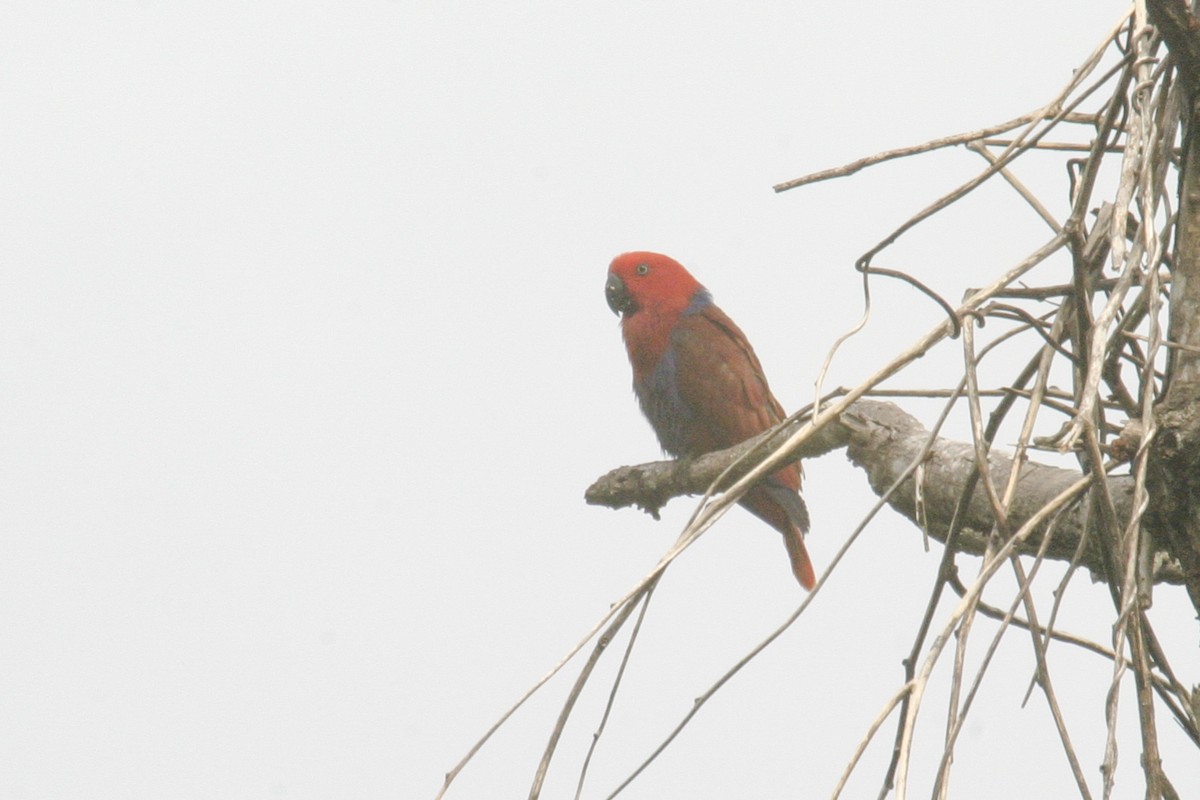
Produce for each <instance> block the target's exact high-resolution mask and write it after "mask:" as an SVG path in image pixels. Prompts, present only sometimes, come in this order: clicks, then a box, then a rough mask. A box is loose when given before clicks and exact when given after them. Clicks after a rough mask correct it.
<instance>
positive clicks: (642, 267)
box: [634, 264, 650, 275]
mask: <svg viewBox="0 0 1200 800" xmlns="http://www.w3.org/2000/svg"><path fill="white" fill-rule="evenodd" d="M649 271H650V265H649V264H638V265H637V267H636V268H634V272H636V273H637V274H638V275H645V274H646V273H647V272H649Z"/></svg>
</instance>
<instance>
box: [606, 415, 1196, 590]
mask: <svg viewBox="0 0 1200 800" xmlns="http://www.w3.org/2000/svg"><path fill="white" fill-rule="evenodd" d="M796 424H797V425H798V424H800V423H796ZM794 430H795V429H794V428H791V427H788V428H784V429H782V430H779V431H777V432H775V433H773V434H769V435H765V436H763V437H759V438H758V439H752V440H750V441H748V442H744V443H742V444H740V445H737V446H736V447H732V448H729V449H728V450H721V451H717V452H715V453H709V454H707V455H704V456H701V457H699V458H695V459H688V460H682V461H658V462H653V463H649V464H640V465H638V466H630V467H620V468H618V469H614V470H612V471H611V472H609V473H608V474H606V475H604V476H603V477H601V478H600V479H599V480H597V481H596V482H595V483H593V484H592V485H591V486H590V487H589V488H588V490H587V492H586V493H585V495H584V496H585V499H586V500H587V502H588V503H591V504H592V505H602V506H607V507H609V508H625V507H628V506H638V507H640V508H642V509H644V510H646V511H647V512H649V513H651V514H653V515H655V517H656V518H657V512H658V510H659V509H660V508H661V507H662V506H663V505H665V504H666V502H667V501H668V500H670V499H671V498H672V497H677V496H679V495H684V494H703V493H704V492H705V491H707V490H708V488H709V486H711V485H712V484H713V482H714V481H715V480H717V478H718V477H719V476H720V475H721V473H722V472H723V471H724V470H726V469H728V468H729V467H730V465H732V464H734V462H736V461H738V459H740V458H742V457H743V456H745V455H746V454H747V453H750V452H752V451H754V450H756V449H757V450H759V451H760V452H761V453H762V454H763V455H764V456H765V455H766V454H767V453H769V452H771V451H772V449H773V448H774V447H775V446H777V445H778V444H780V443H782V442H784V441H785V440H786V439H787V437H788V435H789V434H790V433H793V432H794ZM928 440H929V431H928V430H927V429H926V428H925V426H923V425H922V424H921V423H920V422H919V421H918V420H917V419H916V418H914V417H912V416H911V415H909V414H907V413H905V412H904V411H903V410H902V409H900V407H899V406H896V405H895V404H893V403H886V402H880V401H876V400H859V401H858V402H856V403H854V404H853V405H852V406H851V407H850V408H849V409H848V410H847V411H846V412H845V413H844V414H842V416H841V418H840V419H839V420H838V421H837V423H836V424H833V425H829V426H827V427H826V428H825V429H823V430H821V431H819V432H818V433H817V435H815V436H814V437H813V438H812V439H810V440H809V441H808V442H807V444H806V445H805V446H804V447H803V448H802V451H801V452H800V453H799V454H798V455H799V456H800V457H803V458H812V457H815V456H818V455H822V454H824V453H828V452H831V451H833V450H835V449H841V448H843V447H844V448H845V449H846V454H847V456H848V457H849V459H850V461H851V462H852V463H854V464H855V466H857V467H859V468H860V469H862V470H863V471H864V472H865V473H866V477H867V481H868V483H870V485H871V488H872V490H873V491H874V492H875V493H876V494H880V495H882V494H883V493H884V492H885V491H887V489H888V487H890V486H891V485H892V484H893V483H895V481H896V479H897V478H898V477H899V476H900V474H901V473H903V472H904V470H905V469H906V468H907V467H908V465H909V464H911V463H912V461H913V459H915V458H917V457H919V455H920V454H921V452H922V451H923V450H924V449H925V446H926V443H927V442H928ZM760 460H761V457H760V458H746V459H745V461H744V462H743V463H742V464H741V465H739V466H738V467H735V468H734V469H733V470H731V471H730V474H729V475H727V476H726V477H725V479H724V480H723V481H722V482H721V484H720V485H718V486H717V490H718V491H719V490H721V489H722V488H723V487H725V486H728V485H731V484H732V483H733V482H734V481H735V480H736V479H737V478H738V477H740V476H741V475H744V474H745V473H747V472H749V471H750V469H752V468H753V466H754V465H755V463H757V462H758V461H760ZM1012 463H1013V462H1012V459H1010V458H1007V457H1005V456H1003V455H1000V454H997V453H993V454H991V455H990V456H989V459H988V467H989V469H990V471H991V473H992V478H993V480H994V481H995V482H996V483H997V484H998V485H1003V483H1004V482H1005V481H1007V479H1008V474H1009V471H1010V470H1011V469H1012ZM974 465H975V456H974V450H973V448H972V446H971V445H970V444H968V443H963V442H955V441H951V440H948V439H943V438H940V437H939V438H938V439H936V440H935V441H934V444H933V447H932V448H931V450H930V452H929V456H928V457H927V458H926V460H925V464H924V470H923V472H924V475H923V479H922V480H923V482H922V491H923V494H924V503H925V516H926V522H927V524H928V526H929V531H928V532H929V535H930V536H932V537H933V538H935V539H937V540H938V541H940V542H943V543H944V542H945V540H946V534H947V532H948V531H949V528H950V518H951V515H952V514H953V512H954V507H955V505H956V504H957V502H958V498H959V496H960V495H961V494H962V492H963V488H964V487H965V485H966V483H967V481H968V480H969V479H970V477H971V473H972V470H973V469H974ZM1077 480H1079V473H1078V472H1077V471H1075V470H1071V469H1060V468H1057V467H1051V466H1047V465H1045V464H1038V463H1033V462H1026V463H1025V464H1023V465H1022V466H1021V472H1020V478H1019V481H1018V490H1017V494H1016V497H1015V499H1014V501H1013V504H1012V507H1011V509H1010V511H1009V515H1008V520H1009V524H1010V526H1011V527H1012V528H1013V529H1016V528H1018V527H1019V526H1020V525H1021V524H1023V523H1024V522H1025V521H1026V520H1027V519H1029V518H1030V517H1031V516H1032V515H1033V514H1034V513H1036V512H1037V510H1038V509H1039V508H1041V507H1042V506H1044V505H1045V504H1046V502H1048V501H1049V500H1050V499H1051V498H1053V497H1054V496H1055V495H1056V494H1058V493H1059V492H1061V491H1062V490H1063V489H1065V488H1066V487H1067V486H1069V485H1070V484H1072V483H1074V482H1075V481H1077ZM1132 490H1133V479H1132V477H1128V476H1114V477H1110V478H1109V479H1108V491H1109V492H1110V493H1111V495H1112V497H1113V502H1114V503H1115V504H1116V508H1117V512H1118V514H1122V515H1125V514H1128V513H1129V510H1130V509H1129V503H1130V497H1131V495H1132ZM915 498H916V485H915V483H914V480H913V478H912V477H910V478H909V479H908V480H906V481H905V482H904V483H903V484H901V486H900V489H899V490H898V491H897V492H895V493H893V495H892V496H891V497H890V498H889V500H888V502H889V504H890V505H891V506H892V508H894V509H895V510H896V511H898V512H900V513H901V514H903V515H904V516H905V517H907V518H908V519H910V520H914V521H915V520H916V500H915ZM1088 506H1089V503H1088V496H1087V495H1084V496H1083V497H1082V498H1081V499H1080V501H1079V502H1077V503H1076V504H1075V505H1073V506H1072V507H1071V508H1069V509H1068V510H1067V511H1066V512H1064V513H1063V514H1062V516H1061V517H1060V518H1059V519H1058V521H1057V523H1056V524H1055V526H1054V530H1053V532H1052V537H1051V541H1050V543H1049V545H1048V547H1047V550H1046V556H1047V557H1048V558H1052V559H1057V560H1063V561H1069V560H1071V559H1072V558H1074V557H1075V555H1076V552H1077V551H1078V552H1079V553H1080V556H1079V563H1080V564H1081V565H1083V566H1085V567H1087V568H1088V569H1089V570H1090V571H1091V572H1092V574H1093V575H1094V576H1095V577H1096V578H1097V579H1098V580H1107V579H1108V575H1107V574H1106V571H1105V567H1104V559H1103V557H1102V554H1101V552H1100V550H1099V542H1098V541H1097V538H1098V537H1093V536H1091V535H1090V534H1089V530H1088V525H1087V508H1088ZM963 522H964V524H963V529H962V530H961V531H960V533H959V535H958V538H957V540H956V545H955V546H956V548H957V549H958V550H959V551H960V552H963V553H967V554H970V555H982V554H983V552H984V550H985V548H986V546H987V539H988V534H989V532H990V531H991V529H992V526H993V522H994V518H993V515H992V509H991V504H990V503H989V501H988V498H987V495H986V493H985V492H984V490H983V488H982V486H981V485H980V484H979V482H977V485H976V489H975V491H974V493H973V495H972V497H971V501H970V503H969V504H968V505H967V507H966V512H965V518H964V520H963ZM1044 535H1045V530H1044V529H1043V530H1039V531H1037V532H1036V533H1035V534H1034V535H1033V536H1031V537H1030V538H1029V539H1028V540H1027V541H1026V542H1025V544H1024V546H1023V547H1022V550H1021V552H1022V553H1025V554H1030V555H1031V554H1034V553H1036V552H1037V550H1038V549H1039V547H1040V546H1041V543H1042V539H1043V537H1044ZM1081 541H1082V542H1083V547H1082V548H1081V547H1080V543H1081ZM1157 561H1158V563H1157V569H1156V572H1155V580H1156V581H1158V582H1167V583H1180V582H1181V580H1182V576H1181V573H1180V570H1179V567H1178V565H1177V564H1175V563H1173V562H1172V561H1170V560H1168V559H1164V558H1159V559H1158V560H1157Z"/></svg>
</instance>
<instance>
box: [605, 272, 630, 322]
mask: <svg viewBox="0 0 1200 800" xmlns="http://www.w3.org/2000/svg"><path fill="white" fill-rule="evenodd" d="M604 299H605V300H607V301H608V307H609V308H611V309H612V310H613V313H614V314H627V313H629V312H630V311H633V310H634V309H635V308H636V307H635V306H634V304H633V298H632V297H630V296H629V291H628V290H627V289H626V288H625V281H623V280H621V279H620V277H618V276H617V275H614V274H612V273H609V275H608V280H606V281H605V282H604Z"/></svg>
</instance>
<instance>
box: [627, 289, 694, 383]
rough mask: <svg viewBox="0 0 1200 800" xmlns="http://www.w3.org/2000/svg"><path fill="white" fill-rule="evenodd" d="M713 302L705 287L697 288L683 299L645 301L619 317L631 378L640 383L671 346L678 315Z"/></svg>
mask: <svg viewBox="0 0 1200 800" xmlns="http://www.w3.org/2000/svg"><path fill="white" fill-rule="evenodd" d="M711 305H712V295H710V294H709V293H708V290H707V289H705V288H704V287H700V288H699V289H697V290H696V291H695V292H694V293H693V294H692V295H691V297H689V298H687V301H686V302H680V301H678V300H675V301H673V302H672V301H671V300H670V299H664V300H662V301H660V302H658V303H646V304H643V305H642V306H641V307H640V308H638V310H637V312H636V313H634V314H630V315H629V316H626V317H623V318H622V319H621V333H622V335H623V337H624V339H625V350H626V351H627V352H628V353H629V363H630V364H631V365H632V366H633V380H634V382H635V383H642V382H644V381H645V380H646V379H647V378H649V377H650V375H651V373H653V372H654V370H655V369H657V367H658V365H659V362H661V361H662V358H663V356H664V355H666V353H667V348H669V347H670V346H671V334H672V333H673V332H674V330H675V325H676V324H677V323H678V322H679V319H680V318H681V317H684V316H688V315H690V314H697V313H699V312H701V311H703V310H704V309H705V308H708V307H709V306H711Z"/></svg>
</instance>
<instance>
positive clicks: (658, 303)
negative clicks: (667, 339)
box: [604, 252, 704, 321]
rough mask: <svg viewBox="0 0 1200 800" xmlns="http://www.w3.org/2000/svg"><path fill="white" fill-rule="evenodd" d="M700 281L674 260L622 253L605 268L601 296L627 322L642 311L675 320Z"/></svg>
mask: <svg viewBox="0 0 1200 800" xmlns="http://www.w3.org/2000/svg"><path fill="white" fill-rule="evenodd" d="M697 291H700V292H703V291H704V287H703V286H701V285H700V282H699V281H697V280H696V279H695V278H693V277H692V274H691V273H690V272H688V271H687V270H686V269H684V268H683V265H682V264H680V263H679V262H678V261H676V260H675V259H673V258H671V257H670V256H664V255H663V254H662V253H646V252H637V253H622V254H621V255H619V256H617V257H616V258H614V259H613V261H612V264H610V265H609V267H608V280H607V281H606V282H605V284H604V297H605V299H606V300H608V307H609V308H611V309H612V310H613V312H615V313H617V314H621V315H623V317H624V320H623V321H626V320H628V319H629V318H630V317H631V316H632V315H634V314H636V313H637V312H638V311H640V310H642V309H648V310H652V311H653V312H654V314H655V315H656V316H658V315H662V316H665V317H671V318H674V317H676V316H678V315H679V314H682V313H683V312H684V311H685V310H686V309H687V307H688V306H689V305H690V304H691V302H692V299H693V297H694V296H695V295H696V292H697Z"/></svg>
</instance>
